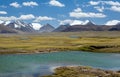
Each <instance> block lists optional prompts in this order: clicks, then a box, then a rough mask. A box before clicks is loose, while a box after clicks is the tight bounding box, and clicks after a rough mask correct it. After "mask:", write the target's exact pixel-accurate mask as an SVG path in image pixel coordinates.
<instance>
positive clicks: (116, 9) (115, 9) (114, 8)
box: [110, 6, 120, 12]
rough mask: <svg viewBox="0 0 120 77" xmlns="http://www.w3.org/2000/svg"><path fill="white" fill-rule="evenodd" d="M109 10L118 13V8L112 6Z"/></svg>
mask: <svg viewBox="0 0 120 77" xmlns="http://www.w3.org/2000/svg"><path fill="white" fill-rule="evenodd" d="M110 10H112V11H116V12H120V6H112V7H111V8H110Z"/></svg>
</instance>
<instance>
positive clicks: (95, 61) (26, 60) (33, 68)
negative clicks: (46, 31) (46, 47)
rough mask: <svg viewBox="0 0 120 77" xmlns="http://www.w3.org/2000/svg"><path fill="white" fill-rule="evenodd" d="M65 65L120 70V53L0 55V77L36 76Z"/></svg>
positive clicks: (76, 52)
mask: <svg viewBox="0 0 120 77" xmlns="http://www.w3.org/2000/svg"><path fill="white" fill-rule="evenodd" d="M67 65H84V66H92V67H95V68H102V69H109V70H120V54H117V53H92V52H80V51H74V52H54V53H46V54H21V55H20V54H14V55H0V77H38V76H42V75H48V74H51V73H53V69H54V68H55V67H58V66H67Z"/></svg>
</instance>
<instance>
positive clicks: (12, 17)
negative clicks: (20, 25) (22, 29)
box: [0, 16, 17, 21]
mask: <svg viewBox="0 0 120 77" xmlns="http://www.w3.org/2000/svg"><path fill="white" fill-rule="evenodd" d="M16 19H17V18H16V17H15V16H10V17H2V16H1V17H0V20H2V21H11V20H16Z"/></svg>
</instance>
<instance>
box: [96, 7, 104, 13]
mask: <svg viewBox="0 0 120 77" xmlns="http://www.w3.org/2000/svg"><path fill="white" fill-rule="evenodd" d="M94 8H95V9H96V10H98V11H99V12H103V11H104V9H105V8H104V6H102V7H99V6H96V7H94Z"/></svg>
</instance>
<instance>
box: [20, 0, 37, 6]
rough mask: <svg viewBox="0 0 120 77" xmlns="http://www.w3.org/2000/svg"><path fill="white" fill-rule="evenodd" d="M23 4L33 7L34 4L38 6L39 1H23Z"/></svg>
mask: <svg viewBox="0 0 120 77" xmlns="http://www.w3.org/2000/svg"><path fill="white" fill-rule="evenodd" d="M22 5H23V6H30V7H33V6H38V3H37V2H33V1H30V2H23V3H22Z"/></svg>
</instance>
